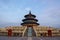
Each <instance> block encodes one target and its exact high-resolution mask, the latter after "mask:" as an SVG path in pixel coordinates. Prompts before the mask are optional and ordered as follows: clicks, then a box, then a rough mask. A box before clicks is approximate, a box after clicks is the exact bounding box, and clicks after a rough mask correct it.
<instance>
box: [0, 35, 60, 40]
mask: <svg viewBox="0 0 60 40" xmlns="http://www.w3.org/2000/svg"><path fill="white" fill-rule="evenodd" d="M0 40H60V37H6V36H0Z"/></svg>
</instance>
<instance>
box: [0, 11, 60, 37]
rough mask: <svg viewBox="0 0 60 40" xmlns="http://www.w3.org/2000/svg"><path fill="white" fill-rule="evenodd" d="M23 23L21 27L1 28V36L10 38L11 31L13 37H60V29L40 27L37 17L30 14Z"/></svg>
mask: <svg viewBox="0 0 60 40" xmlns="http://www.w3.org/2000/svg"><path fill="white" fill-rule="evenodd" d="M24 17H25V19H23V20H22V21H23V23H21V26H9V27H5V28H0V36H8V34H9V33H8V30H9V29H11V30H12V33H11V36H20V37H40V36H60V29H57V28H53V27H46V26H40V25H39V23H37V22H38V20H37V19H35V18H36V16H35V15H33V14H31V11H30V12H29V14H27V15H25V16H24Z"/></svg>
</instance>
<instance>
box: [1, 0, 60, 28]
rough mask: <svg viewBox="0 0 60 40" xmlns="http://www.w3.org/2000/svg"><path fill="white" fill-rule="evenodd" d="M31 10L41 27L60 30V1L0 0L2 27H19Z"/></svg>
mask: <svg viewBox="0 0 60 40" xmlns="http://www.w3.org/2000/svg"><path fill="white" fill-rule="evenodd" d="M29 10H31V12H32V14H34V15H36V19H38V23H39V24H40V25H42V26H51V27H57V28H60V0H0V27H6V26H19V25H20V24H21V23H22V19H24V15H26V14H28V13H29Z"/></svg>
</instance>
